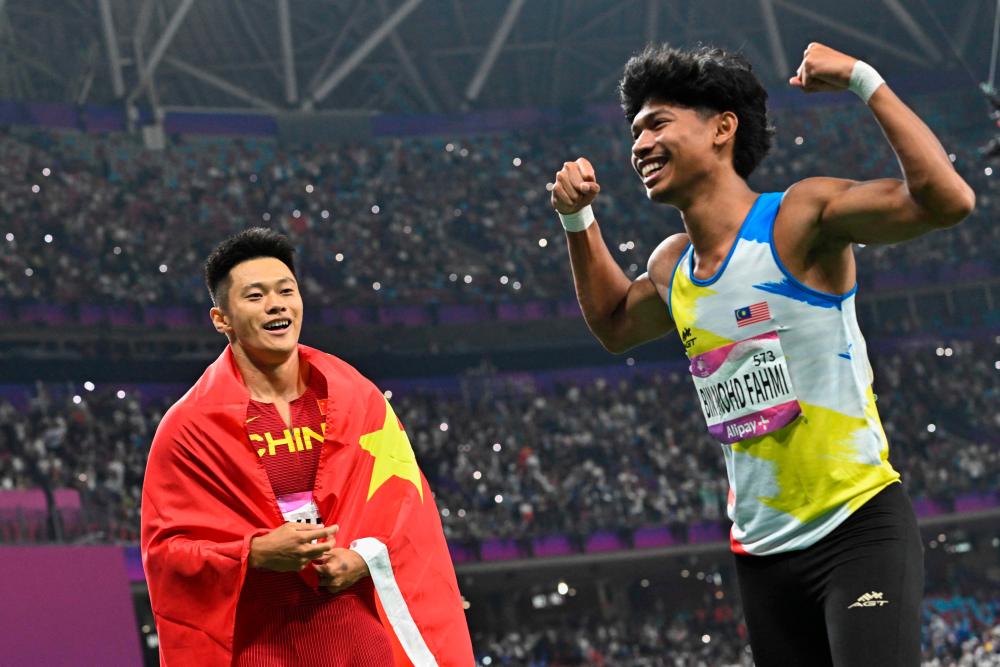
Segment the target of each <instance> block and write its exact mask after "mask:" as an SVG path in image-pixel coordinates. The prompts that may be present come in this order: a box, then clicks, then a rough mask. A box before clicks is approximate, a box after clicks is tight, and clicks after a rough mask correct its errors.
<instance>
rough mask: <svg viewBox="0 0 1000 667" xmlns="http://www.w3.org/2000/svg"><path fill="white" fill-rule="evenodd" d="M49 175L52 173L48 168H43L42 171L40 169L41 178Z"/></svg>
mask: <svg viewBox="0 0 1000 667" xmlns="http://www.w3.org/2000/svg"><path fill="white" fill-rule="evenodd" d="M51 173H52V170H51V169H49V168H48V167H45V168H44V169H42V176H48V175H49V174H51Z"/></svg>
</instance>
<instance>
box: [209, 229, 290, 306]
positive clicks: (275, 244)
mask: <svg viewBox="0 0 1000 667" xmlns="http://www.w3.org/2000/svg"><path fill="white" fill-rule="evenodd" d="M258 257H274V258H275V259H279V260H281V261H282V262H284V263H285V266H287V267H288V268H289V270H291V272H292V275H293V276H295V248H294V247H293V246H292V244H291V242H290V241H289V240H288V238H287V237H286V236H285V235H284V234H280V233H278V232H276V231H274V230H273V229H267V228H265V227H251V228H249V229H244V230H243V231H242V232H240V233H239V234H236V235H234V236H230V237H229V238H228V239H226V240H225V241H223V242H222V243H220V244H219V245H217V246H216V247H215V249H214V250H213V251H212V252H211V253H210V254H209V255H208V259H206V260H205V285H206V286H207V287H208V293H209V295H210V296H211V297H212V303H214V304H215V305H216V306H219V307H222V305H223V304H225V301H226V293H227V292H228V291H229V280H228V278H229V272H230V271H232V270H233V267H234V266H236V265H237V264H240V263H242V262H245V261H247V260H250V259H257V258H258ZM296 278H298V276H296Z"/></svg>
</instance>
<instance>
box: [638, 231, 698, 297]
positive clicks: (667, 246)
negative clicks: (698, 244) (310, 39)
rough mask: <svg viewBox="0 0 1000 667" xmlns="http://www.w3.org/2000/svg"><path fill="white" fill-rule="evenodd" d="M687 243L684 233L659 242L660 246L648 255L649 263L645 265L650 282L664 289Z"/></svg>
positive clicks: (686, 236)
mask: <svg viewBox="0 0 1000 667" xmlns="http://www.w3.org/2000/svg"><path fill="white" fill-rule="evenodd" d="M688 243H689V239H688V235H687V234H685V233H684V232H681V233H679V234H672V235H671V236H668V237H667V238H665V239H663V240H662V241H660V244H659V245H658V246H656V248H655V249H654V250H653V252H652V253H650V255H649V263H648V264H647V265H646V271H647V272H648V273H649V278H650V280H652V281H653V282H654V283H656V284H658V285H662V286H664V287H666V286H667V285H669V284H670V275H671V273H673V271H674V267H675V266H677V262H678V260H680V258H681V255H682V254H683V253H684V249H685V248H687V246H688Z"/></svg>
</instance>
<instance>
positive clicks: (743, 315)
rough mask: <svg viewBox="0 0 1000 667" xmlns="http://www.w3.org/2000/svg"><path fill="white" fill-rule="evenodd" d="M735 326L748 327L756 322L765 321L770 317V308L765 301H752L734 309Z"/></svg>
mask: <svg viewBox="0 0 1000 667" xmlns="http://www.w3.org/2000/svg"><path fill="white" fill-rule="evenodd" d="M735 312H736V326H738V327H748V326H750V325H751V324H757V323H758V322H766V321H767V320H769V319H771V309H770V308H768V306H767V301H761V302H760V303H754V304H751V305H749V306H744V307H743V308H737V309H736V311H735Z"/></svg>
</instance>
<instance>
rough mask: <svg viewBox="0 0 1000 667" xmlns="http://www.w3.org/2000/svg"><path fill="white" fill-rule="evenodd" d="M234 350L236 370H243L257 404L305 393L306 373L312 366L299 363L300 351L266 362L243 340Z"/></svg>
mask: <svg viewBox="0 0 1000 667" xmlns="http://www.w3.org/2000/svg"><path fill="white" fill-rule="evenodd" d="M231 347H232V349H233V358H234V359H235V360H236V367H237V368H239V369H240V373H241V374H242V376H243V382H244V383H245V384H246V386H247V389H249V390H250V398H252V399H254V400H255V401H261V402H264V403H273V402H274V401H276V400H285V401H292V400H295V399H296V398H298V397H299V396H301V395H302V393H303V392H304V391H305V386H306V378H305V377H303V373H304V372H305V371H306V369H308V365H306V364H300V363H299V351H298V349H296V350H294V351H293V352H292V353H291V354H289V355H288V356H287V357H285V358H284V359H278V360H262V359H259V358H257V357H256V356H255V355H253V354H251V353H249V352H247V350H246V349H244V348H243V346H241V345H240V344H239V341H234V342H233V343H232V345H231Z"/></svg>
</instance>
